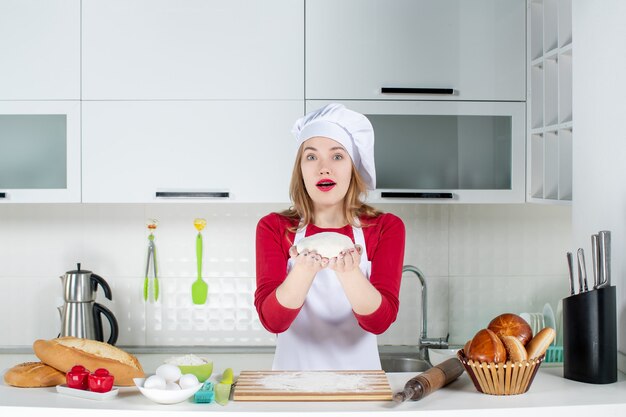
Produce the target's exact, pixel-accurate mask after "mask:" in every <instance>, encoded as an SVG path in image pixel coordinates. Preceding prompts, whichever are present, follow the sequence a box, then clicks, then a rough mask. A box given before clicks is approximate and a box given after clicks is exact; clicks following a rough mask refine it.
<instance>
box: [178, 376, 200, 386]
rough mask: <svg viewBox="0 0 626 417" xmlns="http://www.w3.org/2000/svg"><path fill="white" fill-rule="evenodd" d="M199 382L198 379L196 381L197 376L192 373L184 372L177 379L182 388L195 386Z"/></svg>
mask: <svg viewBox="0 0 626 417" xmlns="http://www.w3.org/2000/svg"><path fill="white" fill-rule="evenodd" d="M199 383H200V381H198V377H197V376H195V375H194V374H185V375H183V376H181V377H180V379H179V380H178V385H180V387H181V388H182V389H187V388H192V387H195V386H196V385H198V384H199Z"/></svg>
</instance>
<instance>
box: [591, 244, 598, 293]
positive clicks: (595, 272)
mask: <svg viewBox="0 0 626 417" xmlns="http://www.w3.org/2000/svg"><path fill="white" fill-rule="evenodd" d="M598 251H599V248H598V235H591V261H592V266H593V289H594V290H595V289H596V288H598V284H599V283H600V282H599V278H600V257H599V256H598Z"/></svg>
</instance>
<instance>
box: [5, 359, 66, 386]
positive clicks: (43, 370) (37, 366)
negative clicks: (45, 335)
mask: <svg viewBox="0 0 626 417" xmlns="http://www.w3.org/2000/svg"><path fill="white" fill-rule="evenodd" d="M4 382H6V383H7V384H9V385H12V386H14V387H20V388H40V387H54V386H56V385H61V384H64V383H65V374H64V373H63V372H61V371H59V370H57V369H54V368H53V367H52V366H48V365H46V364H45V363H41V362H24V363H20V364H18V365H15V366H14V367H13V368H10V369H8V370H7V371H6V373H5V374H4Z"/></svg>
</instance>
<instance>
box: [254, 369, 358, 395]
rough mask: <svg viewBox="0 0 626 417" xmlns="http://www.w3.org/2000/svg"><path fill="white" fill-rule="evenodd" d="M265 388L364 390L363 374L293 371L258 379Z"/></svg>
mask: <svg viewBox="0 0 626 417" xmlns="http://www.w3.org/2000/svg"><path fill="white" fill-rule="evenodd" d="M259 383H260V384H261V385H263V386H264V387H265V388H267V389H271V390H282V391H301V392H338V391H360V390H366V389H367V387H368V384H367V381H366V379H365V377H364V376H363V375H355V374H344V373H335V372H311V373H307V372H294V373H281V374H276V375H268V376H265V377H263V378H261V379H260V380H259Z"/></svg>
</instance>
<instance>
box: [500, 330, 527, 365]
mask: <svg viewBox="0 0 626 417" xmlns="http://www.w3.org/2000/svg"><path fill="white" fill-rule="evenodd" d="M500 340H502V343H503V344H504V349H505V350H506V356H507V358H508V360H510V361H511V362H521V361H525V360H528V353H526V348H525V347H524V345H522V342H520V341H519V339H518V338H517V337H515V336H502V337H501V338H500Z"/></svg>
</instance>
